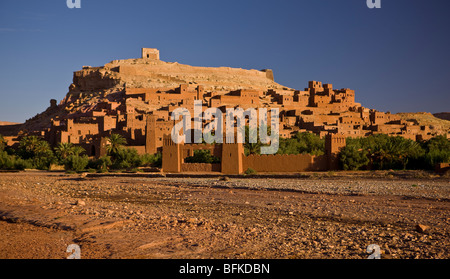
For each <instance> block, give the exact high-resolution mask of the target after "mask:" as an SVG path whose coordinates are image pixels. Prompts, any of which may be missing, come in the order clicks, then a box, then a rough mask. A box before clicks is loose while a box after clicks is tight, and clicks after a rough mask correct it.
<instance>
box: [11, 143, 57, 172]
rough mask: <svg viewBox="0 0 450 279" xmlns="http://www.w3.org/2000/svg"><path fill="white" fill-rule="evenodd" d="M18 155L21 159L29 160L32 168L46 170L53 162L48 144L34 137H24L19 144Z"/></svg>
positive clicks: (52, 154)
mask: <svg viewBox="0 0 450 279" xmlns="http://www.w3.org/2000/svg"><path fill="white" fill-rule="evenodd" d="M18 154H19V156H20V157H21V158H22V159H25V160H30V161H31V162H32V165H33V167H34V168H37V169H42V170H45V169H48V168H49V167H50V165H51V164H52V163H53V162H54V161H55V159H56V158H55V156H54V153H53V151H52V149H51V148H50V144H49V143H48V142H46V141H45V140H42V139H40V138H38V137H36V136H25V137H23V138H22V139H21V141H20V142H19V148H18Z"/></svg>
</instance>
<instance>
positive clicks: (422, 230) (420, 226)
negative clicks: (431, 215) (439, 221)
mask: <svg viewBox="0 0 450 279" xmlns="http://www.w3.org/2000/svg"><path fill="white" fill-rule="evenodd" d="M429 230H430V227H429V226H426V225H423V224H417V225H416V231H418V232H420V233H427V232H428V231H429Z"/></svg>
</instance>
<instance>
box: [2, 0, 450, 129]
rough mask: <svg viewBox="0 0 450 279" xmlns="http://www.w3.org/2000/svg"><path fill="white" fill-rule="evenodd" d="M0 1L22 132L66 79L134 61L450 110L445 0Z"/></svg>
mask: <svg viewBox="0 0 450 279" xmlns="http://www.w3.org/2000/svg"><path fill="white" fill-rule="evenodd" d="M381 3H382V8H381V9H368V8H367V6H366V0H339V1H338V0H292V1H287V0H279V1H266V0H255V1H253V0H239V1H235V0H227V1H216V0H205V1H199V0H190V1H186V0H182V1H171V0H164V1H150V0H128V1H125V0H81V5H82V7H81V9H68V8H67V6H66V0H32V1H31V0H29V1H28V0H27V1H25V0H0V63H1V64H0V95H1V101H0V120H1V121H15V122H23V121H25V120H26V119H28V118H30V117H33V116H34V115H36V114H37V113H40V112H42V111H43V110H45V109H46V108H47V107H48V105H49V100H50V99H52V98H54V99H57V100H58V101H60V100H61V99H62V98H64V96H65V94H66V93H67V92H68V87H69V85H70V84H71V81H72V75H73V72H74V71H77V70H79V69H81V67H82V66H83V65H90V66H101V65H104V64H105V63H108V62H110V61H111V60H114V59H127V58H138V57H139V56H140V48H141V47H151V48H158V49H160V51H161V59H162V60H164V61H170V62H175V61H176V62H179V63H183V64H190V65H195V66H230V67H239V68H245V69H264V68H271V69H273V70H274V73H275V79H276V81H277V82H279V83H281V84H283V85H286V86H289V87H292V88H296V89H303V88H304V87H306V85H307V82H308V81H309V80H319V81H323V82H325V83H332V84H333V85H334V87H335V88H351V89H354V90H356V100H357V101H358V102H360V103H362V105H363V106H365V107H369V108H375V109H378V110H381V111H391V112H393V113H394V112H410V111H427V112H433V113H434V112H441V111H450V106H449V105H450V94H449V93H450V92H449V90H450V35H449V31H450V16H449V14H450V1H448V0H381Z"/></svg>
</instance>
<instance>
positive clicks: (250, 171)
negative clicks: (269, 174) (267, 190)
mask: <svg viewBox="0 0 450 279" xmlns="http://www.w3.org/2000/svg"><path fill="white" fill-rule="evenodd" d="M257 173H258V172H257V171H256V170H254V169H252V168H248V169H247V170H245V172H244V174H246V175H253V174H257Z"/></svg>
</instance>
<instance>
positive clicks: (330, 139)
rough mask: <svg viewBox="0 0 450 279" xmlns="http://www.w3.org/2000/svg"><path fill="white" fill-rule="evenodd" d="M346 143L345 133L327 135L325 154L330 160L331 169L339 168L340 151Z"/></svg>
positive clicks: (329, 167) (329, 166)
mask: <svg viewBox="0 0 450 279" xmlns="http://www.w3.org/2000/svg"><path fill="white" fill-rule="evenodd" d="M345 145H346V139H345V136H343V135H336V134H328V135H326V136H325V155H326V156H327V160H328V169H329V170H338V169H339V160H338V159H339V158H338V155H339V151H340V150H341V149H342V148H344V147H345Z"/></svg>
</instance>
